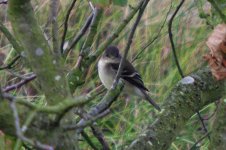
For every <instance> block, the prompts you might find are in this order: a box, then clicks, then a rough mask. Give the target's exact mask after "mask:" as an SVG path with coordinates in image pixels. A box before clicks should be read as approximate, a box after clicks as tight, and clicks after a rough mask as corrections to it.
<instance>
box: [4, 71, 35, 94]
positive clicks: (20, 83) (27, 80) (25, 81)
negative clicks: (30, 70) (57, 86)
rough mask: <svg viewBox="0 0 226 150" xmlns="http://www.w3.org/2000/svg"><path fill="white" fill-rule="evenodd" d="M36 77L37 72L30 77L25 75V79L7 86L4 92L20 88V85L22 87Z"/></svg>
mask: <svg viewBox="0 0 226 150" xmlns="http://www.w3.org/2000/svg"><path fill="white" fill-rule="evenodd" d="M35 78H36V75H35V74H32V75H31V76H30V77H25V78H24V79H23V80H21V81H20V82H18V83H16V84H13V85H10V86H7V87H5V88H3V89H2V91H3V92H9V91H12V90H15V89H18V88H20V87H22V86H23V85H25V84H27V83H28V82H30V81H32V80H34V79H35Z"/></svg>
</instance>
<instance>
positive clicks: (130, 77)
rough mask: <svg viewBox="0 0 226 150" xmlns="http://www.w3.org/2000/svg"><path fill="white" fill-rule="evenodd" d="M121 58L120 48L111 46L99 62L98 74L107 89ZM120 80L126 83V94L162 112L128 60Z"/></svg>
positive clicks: (124, 89)
mask: <svg viewBox="0 0 226 150" xmlns="http://www.w3.org/2000/svg"><path fill="white" fill-rule="evenodd" d="M121 58H122V57H121V55H120V53H119V50H118V48H117V47H116V46H109V47H108V48H107V49H106V50H105V51H104V53H103V55H102V56H101V58H100V60H99V62H98V74H99V77H100V80H101V82H102V83H103V85H104V86H105V87H106V88H107V89H110V88H111V86H112V84H113V82H114V79H115V76H116V74H117V71H118V68H119V64H120V61H121ZM120 79H122V81H123V82H124V88H123V92H124V93H127V94H129V95H131V94H133V95H136V96H138V97H141V98H143V99H145V100H147V101H148V102H150V103H151V104H152V105H153V106H154V107H155V108H156V109H157V110H159V111H160V110H161V109H160V107H159V106H158V105H157V104H156V103H155V102H154V101H153V100H152V99H151V98H150V97H149V95H148V93H147V92H148V89H147V88H146V87H145V86H144V82H143V81H142V79H141V76H140V75H139V73H138V72H137V71H136V70H135V68H134V67H133V65H132V64H131V63H130V62H129V61H128V60H125V63H124V68H123V70H122V73H121V76H120Z"/></svg>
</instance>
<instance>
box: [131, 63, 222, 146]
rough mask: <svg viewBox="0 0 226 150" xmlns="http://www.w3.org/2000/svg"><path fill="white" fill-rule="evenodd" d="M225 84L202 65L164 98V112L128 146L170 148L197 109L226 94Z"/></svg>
mask: <svg viewBox="0 0 226 150" xmlns="http://www.w3.org/2000/svg"><path fill="white" fill-rule="evenodd" d="M224 87H225V82H224V81H216V80H215V79H214V77H213V76H212V74H211V71H210V69H209V68H205V67H204V68H201V69H199V70H198V71H197V72H196V73H193V74H191V75H190V76H186V77H184V78H183V79H182V80H181V81H179V82H178V84H177V85H176V86H175V87H174V88H173V90H172V92H170V95H169V96H168V97H167V98H166V99H165V100H164V104H163V105H162V110H163V111H162V112H161V113H160V114H159V116H158V117H157V118H156V120H155V121H154V122H153V123H152V124H150V125H148V126H147V128H146V131H145V132H144V133H143V134H141V135H140V136H139V137H138V138H137V139H136V140H134V141H133V142H132V143H131V145H130V146H129V147H128V149H129V150H135V149H140V150H144V149H159V150H163V149H168V148H169V147H170V145H171V143H172V141H173V140H174V139H175V138H176V136H177V135H178V134H179V132H180V130H181V129H183V127H184V126H185V124H186V123H187V121H188V120H189V118H190V117H191V116H192V115H193V114H194V113H196V111H198V110H201V109H202V108H203V107H204V106H206V105H208V104H210V103H212V102H214V101H216V100H218V99H219V98H221V97H222V96H223V95H224V94H225V90H224ZM166 135H167V136H166Z"/></svg>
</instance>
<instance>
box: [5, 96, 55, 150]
mask: <svg viewBox="0 0 226 150" xmlns="http://www.w3.org/2000/svg"><path fill="white" fill-rule="evenodd" d="M3 97H4V98H5V99H7V100H9V103H10V108H11V110H12V112H13V117H14V122H15V128H16V134H17V137H18V138H20V139H21V140H22V141H23V142H27V143H29V144H30V145H32V146H34V147H36V148H38V149H43V150H54V148H53V147H52V146H50V145H46V144H42V143H40V142H39V141H33V140H31V139H29V138H27V137H25V136H24V135H23V132H22V131H21V128H20V118H19V115H18V111H17V108H16V104H15V97H13V96H11V95H9V94H3Z"/></svg>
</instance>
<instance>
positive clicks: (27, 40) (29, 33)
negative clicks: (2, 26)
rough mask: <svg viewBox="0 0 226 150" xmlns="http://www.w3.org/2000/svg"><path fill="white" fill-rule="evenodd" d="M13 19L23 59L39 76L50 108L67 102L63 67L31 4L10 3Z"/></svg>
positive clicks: (25, 2)
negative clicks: (21, 47)
mask: <svg viewBox="0 0 226 150" xmlns="http://www.w3.org/2000/svg"><path fill="white" fill-rule="evenodd" d="M8 6H9V7H8V8H9V9H8V13H9V18H10V21H11V23H12V27H13V30H14V33H15V35H16V38H17V40H18V41H19V42H20V44H21V45H22V46H23V47H24V51H23V52H22V53H23V56H24V57H26V59H27V60H28V63H29V66H30V67H31V68H32V70H33V71H34V73H35V74H36V75H37V78H38V81H39V82H40V85H41V91H43V93H44V94H45V96H46V98H47V101H48V104H55V103H56V102H59V101H61V100H62V99H65V97H68V96H69V95H70V94H69V93H70V92H69V86H68V85H67V81H66V80H65V75H64V72H63V70H62V69H63V68H64V67H63V65H62V63H61V60H60V59H56V58H55V57H54V55H53V53H52V52H51V49H50V46H49V45H48V42H47V41H46V39H45V37H44V35H43V33H42V30H41V28H40V27H39V25H38V23H37V21H36V19H35V17H34V10H33V8H32V6H31V3H30V1H29V0H20V1H18V0H10V1H9V3H8Z"/></svg>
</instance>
